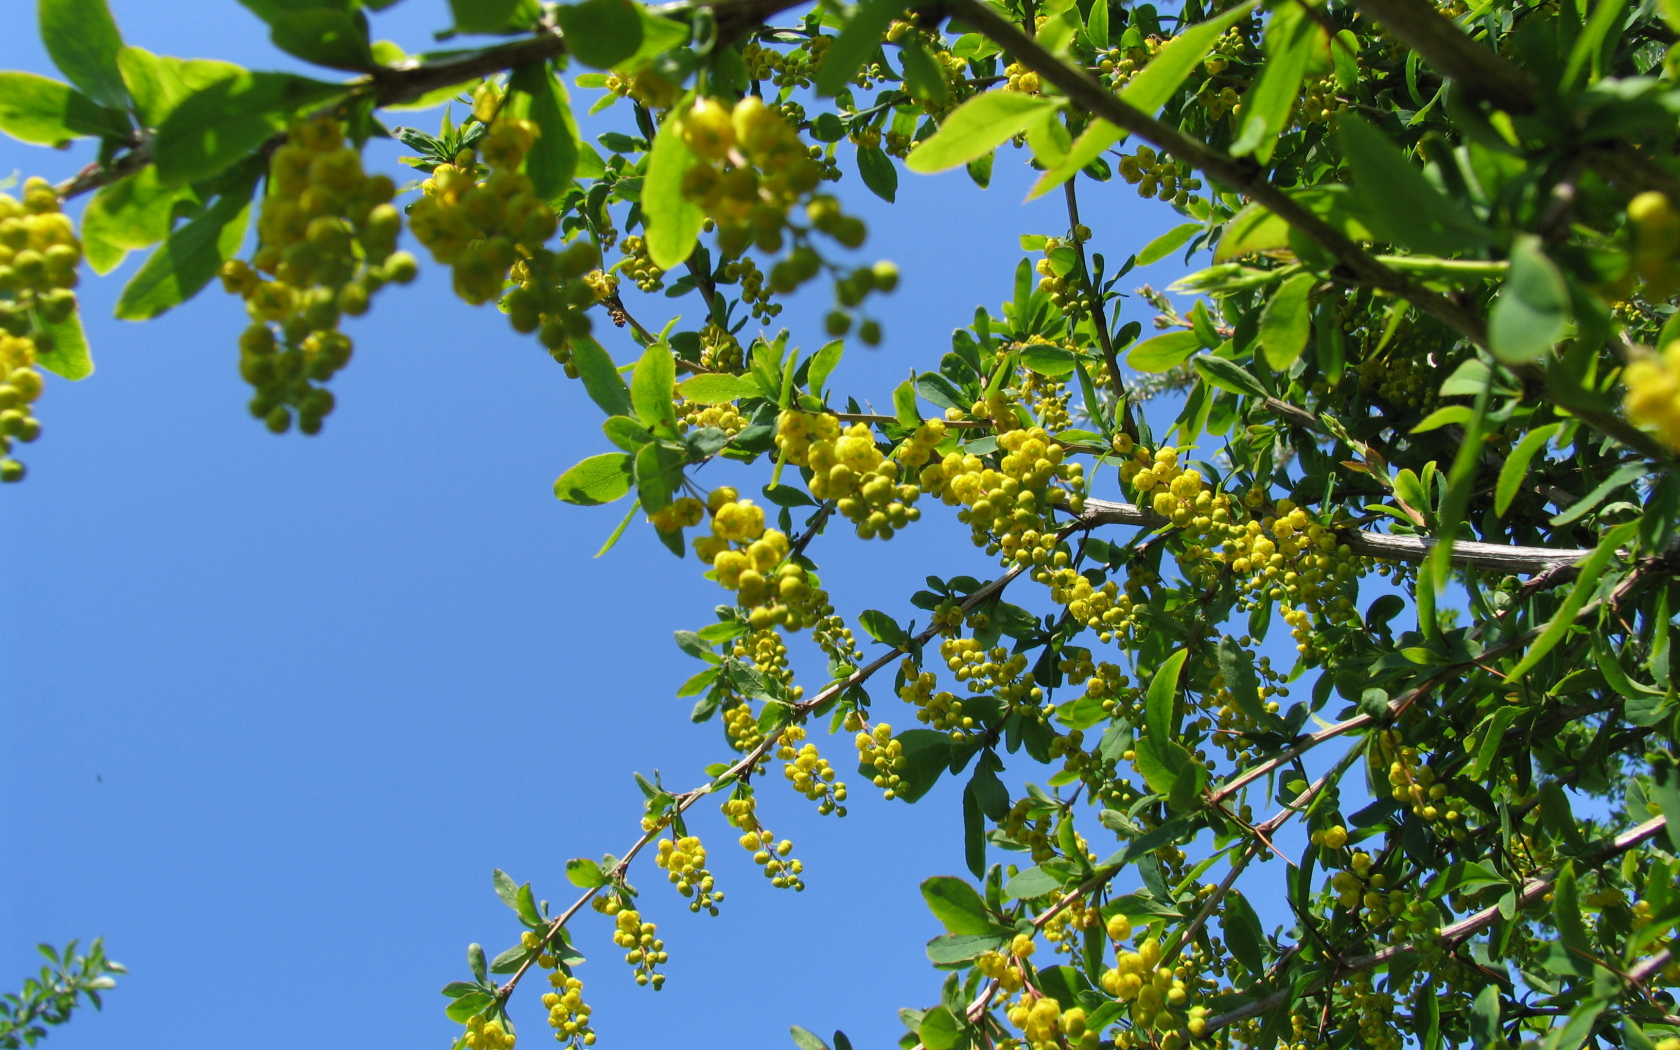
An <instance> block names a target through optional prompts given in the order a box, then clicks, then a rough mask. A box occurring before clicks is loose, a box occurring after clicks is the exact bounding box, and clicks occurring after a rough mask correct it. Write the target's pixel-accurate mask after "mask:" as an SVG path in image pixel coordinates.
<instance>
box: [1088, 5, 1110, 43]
mask: <svg viewBox="0 0 1680 1050" xmlns="http://www.w3.org/2000/svg"><path fill="white" fill-rule="evenodd" d="M1085 38H1086V39H1087V40H1089V41H1090V42H1091V46H1092V47H1094V48H1096V49H1097V50H1099V51H1102V50H1106V49H1107V47H1108V0H1101V2H1100V3H1092V4H1091V12H1090V14H1088V15H1086V16H1085Z"/></svg>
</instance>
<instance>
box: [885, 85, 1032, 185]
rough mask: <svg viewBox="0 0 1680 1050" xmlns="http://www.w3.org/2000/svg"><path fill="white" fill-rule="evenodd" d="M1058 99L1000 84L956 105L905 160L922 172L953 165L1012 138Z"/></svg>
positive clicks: (952, 166)
mask: <svg viewBox="0 0 1680 1050" xmlns="http://www.w3.org/2000/svg"><path fill="white" fill-rule="evenodd" d="M1061 104H1062V103H1061V101H1060V100H1058V99H1053V98H1046V97H1044V96H1042V95H1028V94H1025V93H1023V92H1020V91H1005V90H1003V89H1001V88H999V89H997V90H994V91H988V92H986V93H985V94H983V95H977V96H976V97H974V98H971V99H969V100H968V101H967V102H964V103H963V104H962V105H961V106H958V107H957V108H956V109H955V110H954V111H952V113H951V115H950V116H948V117H946V118H945V123H944V124H942V125H940V128H939V131H938V132H937V133H936V134H934V135H933V137H931V138H929V139H926V140H925V141H923V142H922V143H921V144H920V145H918V146H917V147H916V148H915V149H913V150H911V151H910V156H909V158H907V159H906V160H905V162H904V165H905V167H907V168H909V169H910V170H911V171H914V172H919V173H921V174H923V175H931V174H933V173H935V172H940V171H945V170H947V169H949V168H954V167H956V166H957V165H959V164H966V163H968V162H969V161H971V160H974V159H975V158H976V157H979V156H982V155H984V154H986V153H988V152H990V151H991V150H993V149H996V148H997V147H998V146H1000V145H1002V144H1003V143H1004V142H1007V141H1008V140H1009V139H1011V138H1014V137H1015V136H1016V135H1019V134H1020V133H1021V132H1023V131H1025V130H1027V128H1028V127H1029V126H1030V125H1031V124H1032V123H1033V122H1034V121H1036V120H1039V119H1041V118H1042V117H1043V116H1044V114H1045V113H1047V112H1049V111H1051V110H1053V109H1056V108H1058V107H1059V106H1061Z"/></svg>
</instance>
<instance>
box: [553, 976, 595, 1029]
mask: <svg viewBox="0 0 1680 1050" xmlns="http://www.w3.org/2000/svg"><path fill="white" fill-rule="evenodd" d="M548 983H549V984H550V985H551V986H552V987H553V988H554V991H552V992H547V993H545V994H544V995H543V997H542V1004H543V1005H544V1006H546V1007H548V1023H549V1025H550V1026H551V1027H552V1028H553V1029H554V1038H555V1039H557V1040H559V1041H560V1042H562V1043H570V1044H572V1046H573V1047H574V1048H575V1047H582V1046H594V1045H595V1031H594V1029H592V1028H590V1027H589V1014H590V1008H589V1004H588V1003H586V1002H584V1001H583V982H582V981H580V980H579V979H577V978H576V977H573V976H571V975H569V974H564V973H551V974H549V975H548Z"/></svg>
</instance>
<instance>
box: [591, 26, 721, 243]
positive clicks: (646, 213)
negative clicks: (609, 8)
mask: <svg viewBox="0 0 1680 1050" xmlns="http://www.w3.org/2000/svg"><path fill="white" fill-rule="evenodd" d="M612 2H614V3H617V2H618V0H612ZM680 124H681V121H678V120H674V119H670V118H667V119H666V121H665V123H664V124H661V125H660V127H659V134H658V135H655V136H654V139H653V148H652V150H651V151H650V152H649V154H648V162H647V163H648V168H647V177H646V178H645V179H643V180H642V217H643V219H644V220H645V221H646V223H647V246H648V255H649V256H650V257H651V258H652V259H653V264H654V265H655V266H658V267H659V268H660V269H662V270H674V269H676V268H677V267H678V266H680V265H681V264H682V263H683V261H684V260H685V259H687V258H688V257H689V255H690V254H691V253H692V252H693V251H694V245H695V243H696V242H697V241H698V240H699V237H700V227H701V226H702V225H703V224H704V223H705V221H706V214H705V212H703V211H702V210H701V209H700V206H699V205H698V204H695V203H693V202H692V201H690V200H689V199H688V198H687V197H685V196H683V191H682V184H683V176H684V175H685V174H687V172H688V169H689V168H692V167H693V166H694V165H696V164H698V163H699V162H700V158H698V157H696V156H695V155H694V151H693V150H691V149H689V148H688V143H686V142H684V141H683V138H682V132H681V130H679V125H680Z"/></svg>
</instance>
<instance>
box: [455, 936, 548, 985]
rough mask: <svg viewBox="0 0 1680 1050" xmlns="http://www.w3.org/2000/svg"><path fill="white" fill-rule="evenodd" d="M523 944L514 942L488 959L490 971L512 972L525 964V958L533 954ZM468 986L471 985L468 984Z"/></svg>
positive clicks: (533, 953)
mask: <svg viewBox="0 0 1680 1050" xmlns="http://www.w3.org/2000/svg"><path fill="white" fill-rule="evenodd" d="M535 954H536V953H535V952H533V951H532V950H531V949H529V948H527V947H525V945H524V944H516V945H514V946H513V947H512V948H509V949H508V950H507V951H505V952H503V953H502V954H500V955H498V956H496V957H495V958H494V959H491V960H490V972H491V973H513V972H515V971H517V970H518V969H519V968H520V967H521V966H523V965H524V964H525V960H526V959H529V958H530V957H531V956H533V955H535ZM468 987H471V986H470V985H469V986H468Z"/></svg>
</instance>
